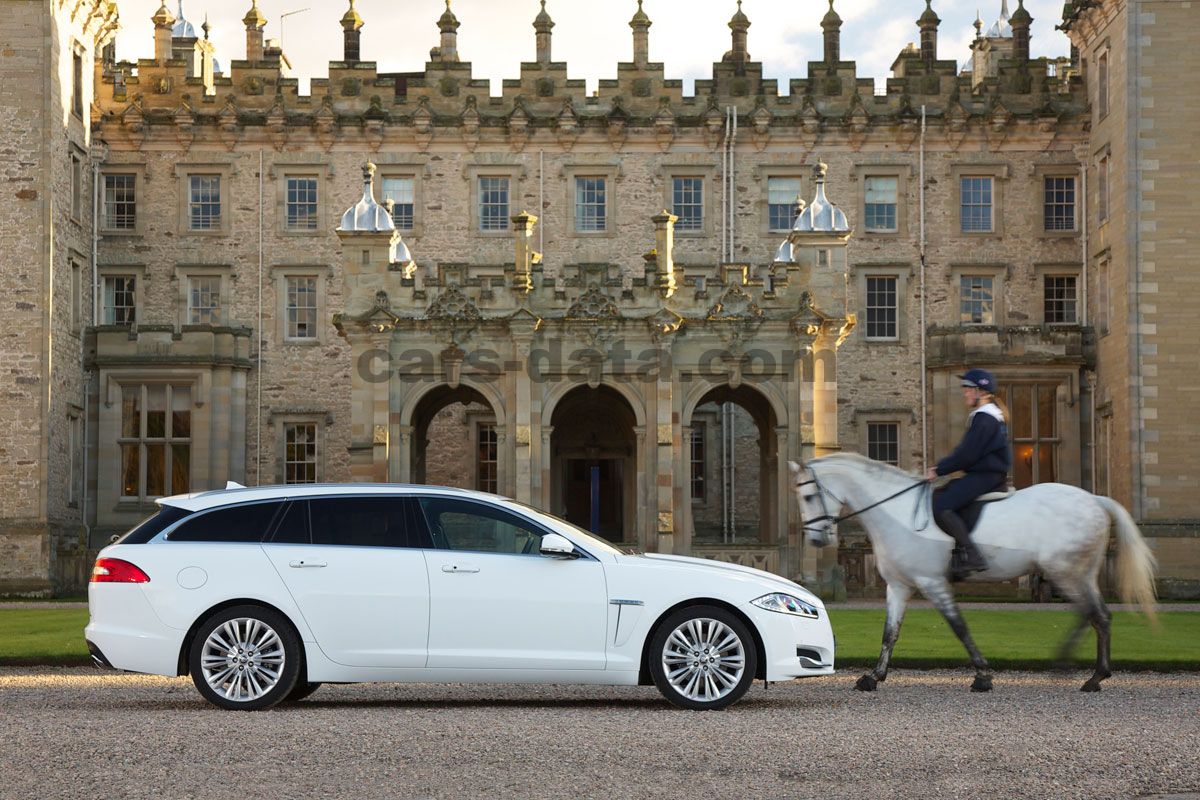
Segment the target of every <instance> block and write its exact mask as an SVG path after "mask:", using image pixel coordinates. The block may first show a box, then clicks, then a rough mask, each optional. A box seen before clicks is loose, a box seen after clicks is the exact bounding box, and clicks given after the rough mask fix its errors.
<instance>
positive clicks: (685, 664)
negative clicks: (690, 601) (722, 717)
mask: <svg viewBox="0 0 1200 800" xmlns="http://www.w3.org/2000/svg"><path fill="white" fill-rule="evenodd" d="M649 666H650V676H651V677H652V678H653V679H654V685H655V686H657V687H658V690H659V691H660V692H662V694H663V697H665V698H667V700H669V701H670V702H671V703H673V704H674V705H677V706H679V707H680V708H687V709H692V710H695V711H709V710H716V709H719V708H725V707H726V706H728V705H730V704H731V703H734V702H736V701H737V700H739V699H740V698H741V697H742V695H744V694H745V693H746V691H747V690H749V688H750V684H751V683H753V682H754V676H755V673H757V671H758V653H757V650H756V648H755V644H754V637H753V636H752V635H751V633H750V629H749V628H748V627H747V626H746V624H745V623H744V622H742V621H741V620H740V619H738V617H737V616H735V615H734V614H732V613H731V612H729V611H726V610H725V609H723V608H718V607H717V606H690V607H688V608H682V609H680V610H678V611H676V612H674V613H673V614H671V615H670V616H668V617H667V618H666V619H664V620H663V621H662V624H660V625H659V626H658V627H657V628H656V629H655V631H654V635H653V636H652V637H651V639H650V650H649Z"/></svg>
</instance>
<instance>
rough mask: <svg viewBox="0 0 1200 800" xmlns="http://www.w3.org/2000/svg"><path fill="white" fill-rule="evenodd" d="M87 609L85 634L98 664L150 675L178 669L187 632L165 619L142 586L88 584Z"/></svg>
mask: <svg viewBox="0 0 1200 800" xmlns="http://www.w3.org/2000/svg"><path fill="white" fill-rule="evenodd" d="M88 611H89V612H90V619H89V621H88V625H87V627H86V628H84V629H83V635H84V638H85V639H86V640H87V643H88V650H89V651H90V652H91V653H92V660H93V662H96V664H97V666H100V667H104V668H108V669H119V670H125V671H127V672H145V673H149V674H151V675H171V676H174V675H177V674H178V673H179V648H180V647H181V646H182V644H183V636H184V633H185V632H184V631H181V630H177V629H175V628H170V627H168V626H166V625H164V624H163V623H162V621H161V620H160V619H159V618H158V615H157V614H155V613H154V609H152V608H151V607H150V603H149V601H147V600H146V596H145V594H144V593H143V591H142V588H141V587H140V586H138V585H136V584H126V583H92V584H89V585H88ZM97 654H99V658H97Z"/></svg>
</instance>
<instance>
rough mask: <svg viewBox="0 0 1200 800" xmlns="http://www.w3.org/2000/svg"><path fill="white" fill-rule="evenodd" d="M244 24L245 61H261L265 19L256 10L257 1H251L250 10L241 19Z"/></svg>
mask: <svg viewBox="0 0 1200 800" xmlns="http://www.w3.org/2000/svg"><path fill="white" fill-rule="evenodd" d="M242 22H244V23H246V60H247V61H262V59H263V26H265V25H266V24H267V18H266V17H264V16H263V13H262V12H261V11H259V10H258V0H251V2H250V10H249V11H247V12H246V16H244V17H242Z"/></svg>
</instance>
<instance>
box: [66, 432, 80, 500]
mask: <svg viewBox="0 0 1200 800" xmlns="http://www.w3.org/2000/svg"><path fill="white" fill-rule="evenodd" d="M81 412H82V410H81V409H72V410H71V411H70V412H69V413H68V414H67V505H68V506H70V507H72V508H74V507H75V506H77V505H79V484H80V480H79V479H80V476H81V474H82V472H81V470H80V468H79V465H80V461H81V460H82V454H83V450H82V448H83V433H82V431H83V425H82V418H81Z"/></svg>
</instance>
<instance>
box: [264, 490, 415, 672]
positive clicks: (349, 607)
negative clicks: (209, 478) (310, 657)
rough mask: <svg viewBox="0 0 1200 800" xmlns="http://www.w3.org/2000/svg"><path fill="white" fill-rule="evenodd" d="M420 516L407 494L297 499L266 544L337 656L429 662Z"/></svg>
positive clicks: (361, 661) (358, 662)
mask: <svg viewBox="0 0 1200 800" xmlns="http://www.w3.org/2000/svg"><path fill="white" fill-rule="evenodd" d="M417 513H418V512H417V509H416V507H415V503H413V501H411V500H409V499H406V498H402V497H378V496H371V497H363V496H359V497H353V498H350V497H340V498H318V499H313V500H307V501H305V500H297V501H294V502H292V504H291V506H290V507H289V508H288V510H287V511H286V512H285V515H284V517H283V519H282V521H281V522H280V524H279V526H278V527H277V528H276V530H275V536H274V537H273V539H272V541H270V542H266V543H264V544H263V549H264V550H265V551H266V553H267V556H268V557H269V558H270V559H271V563H272V564H274V565H275V569H276V571H277V572H278V573H279V576H280V577H281V578H282V579H283V582H284V583H285V584H286V585H287V588H288V591H289V592H290V593H291V595H292V599H293V600H295V601H296V605H297V606H298V607H299V609H300V613H301V614H302V615H303V616H304V621H305V622H307V623H308V627H309V628H310V629H312V632H313V635H314V636H315V637H316V640H317V645H318V646H319V647H320V648H321V651H322V652H323V653H325V655H326V656H328V657H329V659H330V660H332V661H335V662H337V663H338V664H344V665H346V666H351V667H423V666H425V660H426V640H427V637H428V631H429V579H428V578H427V577H426V569H425V551H424V550H423V549H421V548H422V545H423V544H425V542H423V541H422V539H421V538H420V537H422V536H424V535H425V531H424V527H423V526H421V525H418V524H416V516H415V515H416V514H417Z"/></svg>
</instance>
